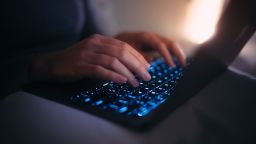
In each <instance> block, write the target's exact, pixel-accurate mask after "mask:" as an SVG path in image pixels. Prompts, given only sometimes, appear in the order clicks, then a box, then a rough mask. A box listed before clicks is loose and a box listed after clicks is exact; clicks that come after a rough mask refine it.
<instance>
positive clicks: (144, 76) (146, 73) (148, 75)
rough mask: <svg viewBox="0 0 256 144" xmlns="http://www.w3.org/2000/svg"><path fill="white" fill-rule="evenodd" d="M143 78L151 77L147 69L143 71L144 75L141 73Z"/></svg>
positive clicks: (148, 78)
mask: <svg viewBox="0 0 256 144" xmlns="http://www.w3.org/2000/svg"><path fill="white" fill-rule="evenodd" d="M143 78H144V80H145V81H149V80H150V79H151V76H150V74H149V73H148V72H147V71H145V72H144V75H143Z"/></svg>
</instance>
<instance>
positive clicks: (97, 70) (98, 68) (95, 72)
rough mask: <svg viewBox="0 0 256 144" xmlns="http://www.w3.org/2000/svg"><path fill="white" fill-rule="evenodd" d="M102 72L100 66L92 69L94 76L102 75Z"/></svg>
mask: <svg viewBox="0 0 256 144" xmlns="http://www.w3.org/2000/svg"><path fill="white" fill-rule="evenodd" d="M101 71H102V67H101V66H99V65H95V66H93V67H92V68H91V72H92V73H94V74H98V73H101Z"/></svg>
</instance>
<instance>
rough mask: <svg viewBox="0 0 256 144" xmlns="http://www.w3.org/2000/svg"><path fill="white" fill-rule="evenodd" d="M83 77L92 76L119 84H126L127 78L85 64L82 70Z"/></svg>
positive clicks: (97, 66)
mask: <svg viewBox="0 0 256 144" xmlns="http://www.w3.org/2000/svg"><path fill="white" fill-rule="evenodd" d="M83 75H85V76H93V77H95V78H100V79H104V80H109V81H114V82H116V83H119V84H123V83H126V81H127V78H126V77H124V76H122V75H121V74H118V73H116V72H114V71H111V70H108V69H106V68H104V67H102V66H99V65H93V64H85V66H84V69H83Z"/></svg>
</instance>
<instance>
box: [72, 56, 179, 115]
mask: <svg viewBox="0 0 256 144" xmlns="http://www.w3.org/2000/svg"><path fill="white" fill-rule="evenodd" d="M148 71H149V73H150V75H151V80H150V81H147V82H146V81H143V80H139V79H138V81H139V86H138V87H136V88H133V87H131V86H130V85H129V84H116V83H114V82H111V81H109V82H103V83H102V84H100V85H98V86H97V87H95V88H92V89H90V90H82V91H80V92H79V93H77V94H76V95H73V96H71V97H70V100H71V101H72V102H74V103H77V104H79V105H85V106H92V107H95V108H97V109H99V110H110V111H113V112H117V113H121V114H124V115H127V116H139V117H143V116H146V115H147V114H149V113H150V112H151V111H152V110H154V109H155V108H156V107H158V106H159V105H161V104H162V103H164V102H165V101H166V100H167V99H168V97H171V96H172V94H173V91H174V88H175V86H176V84H177V81H178V80H179V79H180V78H181V77H182V76H183V71H184V69H183V68H182V67H181V66H179V65H178V64H176V67H175V68H171V67H168V66H167V65H166V64H165V62H164V60H163V59H162V58H161V59H157V60H155V61H154V62H152V63H151V67H150V68H149V70H148Z"/></svg>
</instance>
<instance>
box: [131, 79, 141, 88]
mask: <svg viewBox="0 0 256 144" xmlns="http://www.w3.org/2000/svg"><path fill="white" fill-rule="evenodd" d="M131 85H132V86H133V87H135V88H136V87H138V86H139V82H138V81H137V80H134V81H132V82H131Z"/></svg>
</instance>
